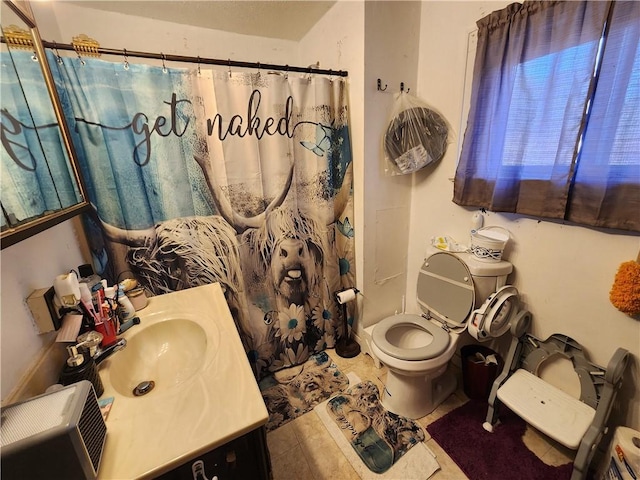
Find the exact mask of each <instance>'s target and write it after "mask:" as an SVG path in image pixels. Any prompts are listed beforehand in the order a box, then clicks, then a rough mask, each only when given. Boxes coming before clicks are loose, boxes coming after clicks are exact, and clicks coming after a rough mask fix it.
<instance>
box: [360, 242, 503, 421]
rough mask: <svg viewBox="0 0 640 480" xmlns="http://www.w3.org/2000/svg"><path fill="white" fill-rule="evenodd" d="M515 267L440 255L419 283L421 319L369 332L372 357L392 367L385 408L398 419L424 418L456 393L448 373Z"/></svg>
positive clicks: (396, 319) (391, 322) (386, 323)
mask: <svg viewBox="0 0 640 480" xmlns="http://www.w3.org/2000/svg"><path fill="white" fill-rule="evenodd" d="M512 269H513V266H512V265H511V263H509V262H506V261H504V260H501V261H498V262H487V261H481V260H479V259H478V258H477V257H475V256H474V255H473V254H469V253H455V254H454V253H449V252H443V251H438V252H436V253H433V254H431V255H430V256H429V257H428V258H427V259H426V260H425V261H424V263H423V264H422V267H421V268H420V272H419V274H418V281H417V301H418V305H419V306H420V308H421V310H422V312H423V313H422V314H421V315H417V314H410V313H402V314H396V315H392V316H390V317H386V318H385V319H383V320H382V321H380V322H379V323H377V324H375V325H374V326H372V327H368V328H367V329H366V330H368V331H369V333H370V334H371V343H370V345H369V347H370V353H372V356H374V360H377V361H380V362H382V363H384V364H385V365H386V366H387V368H388V373H387V381H386V384H385V388H384V392H383V398H382V404H383V406H384V407H385V408H386V409H387V410H389V411H391V412H393V413H396V414H398V415H403V416H405V417H409V418H414V419H415V418H420V417H423V416H425V415H427V414H428V413H430V412H432V411H433V410H434V409H435V408H436V407H437V406H438V405H439V404H440V403H442V401H443V400H444V399H446V398H447V397H448V396H449V395H450V394H451V393H453V391H454V390H455V389H456V379H455V377H454V376H453V374H450V373H447V366H448V363H449V360H451V358H452V357H453V355H454V353H455V351H456V348H457V345H458V340H459V338H460V336H461V334H462V333H463V332H464V331H465V330H466V328H467V322H468V320H469V318H470V317H471V316H472V312H473V311H474V308H475V307H476V306H478V305H482V304H483V303H484V302H485V300H486V299H487V298H489V296H490V295H491V294H493V293H494V292H496V291H497V290H498V289H500V288H502V287H503V286H504V285H505V283H506V280H507V276H508V275H509V273H511V271H512Z"/></svg>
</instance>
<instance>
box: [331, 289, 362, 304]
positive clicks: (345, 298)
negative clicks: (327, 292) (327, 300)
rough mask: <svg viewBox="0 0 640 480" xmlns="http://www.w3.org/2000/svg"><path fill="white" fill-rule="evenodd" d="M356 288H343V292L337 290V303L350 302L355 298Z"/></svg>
mask: <svg viewBox="0 0 640 480" xmlns="http://www.w3.org/2000/svg"><path fill="white" fill-rule="evenodd" d="M356 293H357V291H356V289H355V288H349V289H348V290H344V291H343V292H338V293H337V294H336V296H337V297H338V303H339V304H340V305H342V304H343V303H347V302H350V301H351V300H354V299H355V298H356Z"/></svg>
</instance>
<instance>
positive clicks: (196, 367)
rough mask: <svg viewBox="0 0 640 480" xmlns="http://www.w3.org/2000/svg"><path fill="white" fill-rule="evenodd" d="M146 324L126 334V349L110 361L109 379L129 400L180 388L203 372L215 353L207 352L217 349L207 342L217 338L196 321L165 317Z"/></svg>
mask: <svg viewBox="0 0 640 480" xmlns="http://www.w3.org/2000/svg"><path fill="white" fill-rule="evenodd" d="M149 320H152V319H149ZM145 323H146V322H144V321H143V323H142V324H141V325H139V326H135V327H133V328H131V329H130V330H129V331H128V332H127V333H128V334H127V335H125V337H126V338H127V346H126V348H124V349H123V350H120V351H119V352H117V353H115V354H113V356H112V357H111V359H110V365H109V380H110V382H111V384H112V385H113V388H114V389H115V390H116V391H117V392H118V393H119V394H120V395H123V396H126V397H134V396H141V393H142V395H145V396H147V395H149V396H154V395H153V394H154V393H156V394H158V393H160V392H163V391H167V390H169V389H172V388H174V387H176V386H179V385H180V384H182V383H184V382H186V381H187V380H189V379H190V378H192V377H193V376H194V375H196V374H197V373H198V372H199V371H201V370H202V369H203V367H204V366H205V365H206V363H207V362H208V361H211V358H212V356H213V353H214V352H211V351H208V350H212V349H215V346H214V345H211V344H210V343H211V341H208V338H209V339H211V338H214V337H213V336H212V335H211V334H209V335H207V332H206V331H205V330H204V329H203V328H202V326H200V325H199V324H198V323H196V321H194V320H193V319H188V318H166V317H165V318H163V319H162V321H158V322H156V323H153V324H150V325H148V326H145ZM138 327H142V328H140V329H139V330H136V329H137V328H138ZM212 328H215V327H214V326H213V325H212ZM129 332H130V333H129ZM146 382H148V383H146ZM151 382H153V383H151ZM136 387H139V388H138V389H137V390H136ZM134 390H136V391H135V393H134Z"/></svg>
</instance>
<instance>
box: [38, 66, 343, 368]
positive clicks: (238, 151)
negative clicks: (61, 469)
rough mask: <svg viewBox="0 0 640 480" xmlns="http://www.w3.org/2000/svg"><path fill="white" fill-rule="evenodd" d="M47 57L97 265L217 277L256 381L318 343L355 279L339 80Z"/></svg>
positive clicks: (173, 284)
mask: <svg viewBox="0 0 640 480" xmlns="http://www.w3.org/2000/svg"><path fill="white" fill-rule="evenodd" d="M50 59H51V61H52V65H56V66H57V68H56V69H55V70H56V72H55V77H56V86H57V88H58V89H59V91H60V92H61V101H62V103H63V106H64V108H65V111H66V115H67V117H68V118H70V119H71V122H72V124H71V128H72V130H73V131H74V136H75V138H74V142H75V145H76V147H77V150H78V152H79V153H78V154H79V156H80V162H81V171H82V174H83V175H84V176H85V179H86V181H87V185H88V191H89V192H88V194H89V198H90V200H91V202H92V205H93V207H94V208H93V211H94V214H93V215H92V218H91V219H87V221H86V230H87V232H88V235H89V236H90V243H91V249H92V253H93V256H94V264H95V265H96V268H97V270H98V273H100V274H101V275H103V276H105V277H108V278H111V279H113V280H117V279H121V278H124V277H126V276H131V274H133V275H134V276H135V278H136V279H137V280H138V281H139V282H141V283H142V284H143V285H144V286H145V287H147V288H148V289H149V290H150V291H151V292H153V293H154V294H162V293H166V292H172V291H176V290H180V289H184V288H189V287H193V286H197V285H203V284H208V283H211V282H219V283H220V284H221V285H222V287H223V290H224V291H225V297H226V299H227V303H228V305H229V308H230V310H231V312H232V315H233V317H234V320H235V322H236V326H237V328H238V331H239V333H240V337H241V339H242V342H243V344H244V347H245V349H246V351H247V355H248V358H249V361H250V362H251V364H252V366H253V368H254V372H255V374H256V377H257V378H261V377H262V376H264V375H265V374H267V373H268V372H270V371H274V370H278V369H280V368H283V367H286V366H290V365H297V364H300V363H302V362H304V361H305V360H306V359H307V358H308V357H309V355H310V354H312V353H314V352H318V351H320V350H323V349H325V348H330V347H333V346H334V345H335V343H336V340H337V337H338V335H339V334H340V333H341V329H340V326H341V322H342V319H341V312H340V311H339V309H338V308H337V305H336V302H335V300H334V293H335V292H336V291H338V290H340V289H342V288H346V287H351V286H355V278H354V274H355V268H354V265H353V262H354V259H355V254H354V229H353V225H352V221H353V213H352V212H353V203H352V191H351V186H352V175H351V172H352V159H351V148H350V139H349V125H348V110H347V83H346V81H344V80H342V79H339V80H337V79H331V78H327V77H323V76H318V75H295V76H294V75H291V74H280V73H275V72H267V71H259V72H251V73H247V72H235V71H234V72H231V71H230V70H226V69H225V70H224V71H215V70H205V69H203V68H202V67H198V68H197V69H193V70H191V69H177V68H166V67H154V66H147V65H134V64H129V63H128V62H124V63H122V62H117V63H115V62H106V61H102V60H94V59H84V60H81V59H79V58H77V59H75V58H65V59H64V60H63V61H62V62H57V61H56V58H55V57H54V56H53V55H51V58H50ZM352 303H353V302H352ZM353 313H354V312H350V313H349V315H348V316H350V317H352V316H353ZM350 321H351V319H350Z"/></svg>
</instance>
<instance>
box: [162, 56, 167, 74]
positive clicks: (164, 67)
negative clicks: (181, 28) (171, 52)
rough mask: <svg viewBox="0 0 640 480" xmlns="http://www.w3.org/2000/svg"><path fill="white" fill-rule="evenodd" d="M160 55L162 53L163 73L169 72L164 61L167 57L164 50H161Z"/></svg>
mask: <svg viewBox="0 0 640 480" xmlns="http://www.w3.org/2000/svg"><path fill="white" fill-rule="evenodd" d="M160 55H162V73H167V66H166V65H165V63H164V61H165V60H166V59H167V57H166V55H165V54H164V53H162V52H160Z"/></svg>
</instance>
